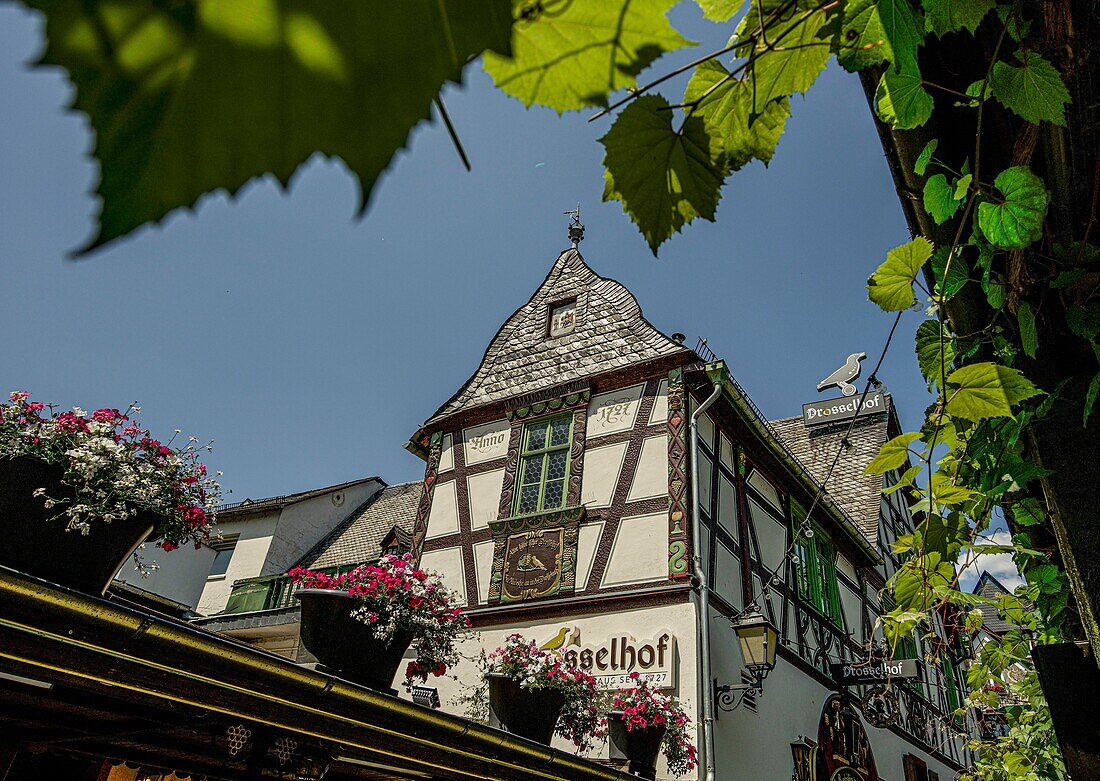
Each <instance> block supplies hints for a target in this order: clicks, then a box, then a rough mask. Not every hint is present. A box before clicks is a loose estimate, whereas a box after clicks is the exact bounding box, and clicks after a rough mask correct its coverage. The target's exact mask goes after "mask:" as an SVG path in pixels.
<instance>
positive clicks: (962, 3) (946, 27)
mask: <svg viewBox="0 0 1100 781" xmlns="http://www.w3.org/2000/svg"><path fill="white" fill-rule="evenodd" d="M922 5H923V6H924V11H925V17H924V19H925V24H924V26H925V29H926V30H928V32H930V33H934V34H935V35H936V36H938V37H940V38H942V37H943V36H945V35H947V34H948V33H953V32H956V31H957V30H962V29H967V30H969V31H970V32H972V33H973V32H975V31H976V30H977V29H978V25H979V24H981V21H982V19H984V18H985V15H986V14H987V13H989V12H990V11H991V10H992V9H993V6H994V5H996V3H995V2H994V0H922Z"/></svg>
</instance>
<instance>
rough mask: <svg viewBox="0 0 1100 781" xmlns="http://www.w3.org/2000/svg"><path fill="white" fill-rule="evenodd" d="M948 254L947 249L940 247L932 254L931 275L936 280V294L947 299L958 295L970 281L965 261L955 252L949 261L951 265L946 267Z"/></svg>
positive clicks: (948, 250)
mask: <svg viewBox="0 0 1100 781" xmlns="http://www.w3.org/2000/svg"><path fill="white" fill-rule="evenodd" d="M949 253H950V249H949V248H948V247H940V248H939V249H937V250H936V251H935V252H934V253H933V254H932V273H933V275H934V276H935V278H936V292H937V293H939V294H940V295H942V296H943V297H944V299H945V300H946V299H949V298H951V297H952V296H954V295H955V294H956V293H958V292H959V291H960V290H962V289H963V287H964V286H965V285H966V283H967V282H968V281H969V279H970V269H968V268H967V267H966V261H965V260H963V258H962V254H961V253H958V252H956V253H955V257H954V258H953V259H952V260H951V265H950V266H948V265H947V256H948V254H949ZM944 271H946V272H947V279H946V280H945V279H944Z"/></svg>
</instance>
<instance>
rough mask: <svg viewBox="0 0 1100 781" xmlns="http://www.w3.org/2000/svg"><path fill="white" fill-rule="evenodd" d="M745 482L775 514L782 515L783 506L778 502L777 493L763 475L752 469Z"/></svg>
mask: <svg viewBox="0 0 1100 781" xmlns="http://www.w3.org/2000/svg"><path fill="white" fill-rule="evenodd" d="M746 482H747V483H748V484H749V485H751V486H752V487H753V488H755V489H756V490H757V491H759V492H760V495H761V496H763V497H764V498H765V499H767V500H768V502H769V503H770V504H771V505H772V507H773V508H775V510H776V512H778V513H780V514H781V515H782V513H783V505H782V503H781V502H780V501H779V492H778V491H776V490H775V486H773V485H772V484H771V482H770V481H769V480H768V479H767V478H766V477H764V475H762V474H761V473H760V472H759V471H758V470H756V469H753V470H752V471H751V472H749V476H748V479H747V480H746Z"/></svg>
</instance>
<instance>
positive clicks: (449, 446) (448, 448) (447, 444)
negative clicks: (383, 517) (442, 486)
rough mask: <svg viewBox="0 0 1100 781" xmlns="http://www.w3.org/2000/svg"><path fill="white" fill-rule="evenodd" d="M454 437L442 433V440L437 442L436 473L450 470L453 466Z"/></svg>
mask: <svg viewBox="0 0 1100 781" xmlns="http://www.w3.org/2000/svg"><path fill="white" fill-rule="evenodd" d="M454 444H455V443H454V437H452V436H451V435H450V434H444V435H443V441H442V442H440V443H439V447H440V451H439V466H437V467H436V469H435V471H436V474H443V473H444V472H450V471H451V470H452V469H454V468H455V448H454Z"/></svg>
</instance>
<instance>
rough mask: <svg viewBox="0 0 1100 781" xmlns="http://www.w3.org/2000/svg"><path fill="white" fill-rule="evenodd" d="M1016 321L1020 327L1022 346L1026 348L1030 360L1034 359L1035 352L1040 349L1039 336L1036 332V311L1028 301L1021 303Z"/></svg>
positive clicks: (1025, 352)
mask: <svg viewBox="0 0 1100 781" xmlns="http://www.w3.org/2000/svg"><path fill="white" fill-rule="evenodd" d="M1016 321H1017V322H1018V323H1019V325H1020V346H1021V347H1023V348H1024V354H1025V355H1026V356H1027V357H1028V358H1034V357H1035V350H1036V349H1038V347H1039V334H1038V333H1037V332H1036V330H1035V310H1033V309H1032V308H1031V304H1029V303H1028V302H1027V301H1021V302H1020V308H1019V309H1018V310H1017V312H1016Z"/></svg>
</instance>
